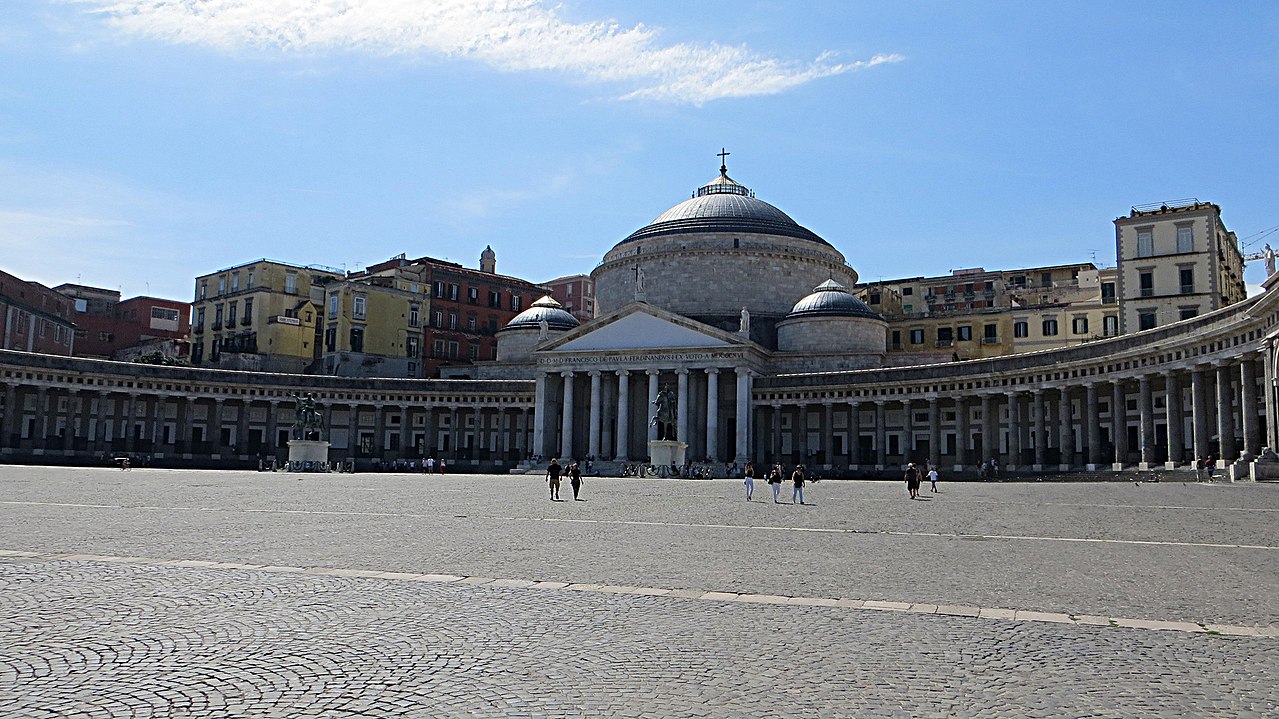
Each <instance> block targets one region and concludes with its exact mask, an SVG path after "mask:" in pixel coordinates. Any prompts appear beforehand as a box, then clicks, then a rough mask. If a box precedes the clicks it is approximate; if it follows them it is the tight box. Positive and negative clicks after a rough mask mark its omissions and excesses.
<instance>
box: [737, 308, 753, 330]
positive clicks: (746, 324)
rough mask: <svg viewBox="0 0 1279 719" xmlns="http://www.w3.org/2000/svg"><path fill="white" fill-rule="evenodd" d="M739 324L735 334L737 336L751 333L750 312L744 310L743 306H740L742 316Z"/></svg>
mask: <svg viewBox="0 0 1279 719" xmlns="http://www.w3.org/2000/svg"><path fill="white" fill-rule="evenodd" d="M739 322H740V324H739V325H738V328H737V332H738V333H739V334H744V335H749V334H750V333H751V312H750V310H748V309H746V306H745V305H743V306H742V315H741V319H740V320H739Z"/></svg>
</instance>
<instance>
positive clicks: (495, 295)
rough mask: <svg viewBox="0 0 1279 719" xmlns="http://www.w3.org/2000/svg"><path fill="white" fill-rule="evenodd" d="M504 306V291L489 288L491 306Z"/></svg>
mask: <svg viewBox="0 0 1279 719" xmlns="http://www.w3.org/2000/svg"><path fill="white" fill-rule="evenodd" d="M501 306H502V293H501V292H498V291H497V290H489V307H501Z"/></svg>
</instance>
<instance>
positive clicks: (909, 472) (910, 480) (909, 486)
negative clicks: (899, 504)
mask: <svg viewBox="0 0 1279 719" xmlns="http://www.w3.org/2000/svg"><path fill="white" fill-rule="evenodd" d="M906 493H907V494H909V495H910V498H911V499H919V468H918V467H916V466H915V463H914V462H907V463H906Z"/></svg>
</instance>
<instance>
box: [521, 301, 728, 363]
mask: <svg viewBox="0 0 1279 719" xmlns="http://www.w3.org/2000/svg"><path fill="white" fill-rule="evenodd" d="M744 344H747V343H746V342H745V341H743V340H741V339H738V338H737V337H735V336H733V335H731V334H729V333H727V332H724V331H722V330H718V329H716V328H714V327H710V326H707V325H703V324H701V323H699V322H694V321H693V320H690V319H688V318H685V317H680V316H678V315H673V314H671V313H668V312H663V311H661V310H656V309H653V308H649V307H646V306H642V305H632V306H630V307H628V308H626V309H624V310H622V311H620V312H618V313H617V314H615V315H612V316H609V317H602V318H598V319H596V320H594V321H592V322H590V323H588V324H586V325H583V326H582V327H580V328H578V329H577V330H574V331H572V332H570V333H569V334H568V335H567V336H565V337H561V338H559V340H558V341H555V342H552V343H551V344H550V345H548V346H546V347H545V348H543V351H552V352H585V351H601V352H606V351H612V350H646V349H667V348H690V347H740V346H742V345H744Z"/></svg>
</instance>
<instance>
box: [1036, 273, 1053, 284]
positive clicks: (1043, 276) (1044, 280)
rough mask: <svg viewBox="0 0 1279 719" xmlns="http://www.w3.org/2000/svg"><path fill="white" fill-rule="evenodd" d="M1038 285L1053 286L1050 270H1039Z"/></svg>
mask: <svg viewBox="0 0 1279 719" xmlns="http://www.w3.org/2000/svg"><path fill="white" fill-rule="evenodd" d="M1039 286H1040V287H1052V286H1053V273H1051V272H1041V273H1039Z"/></svg>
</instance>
